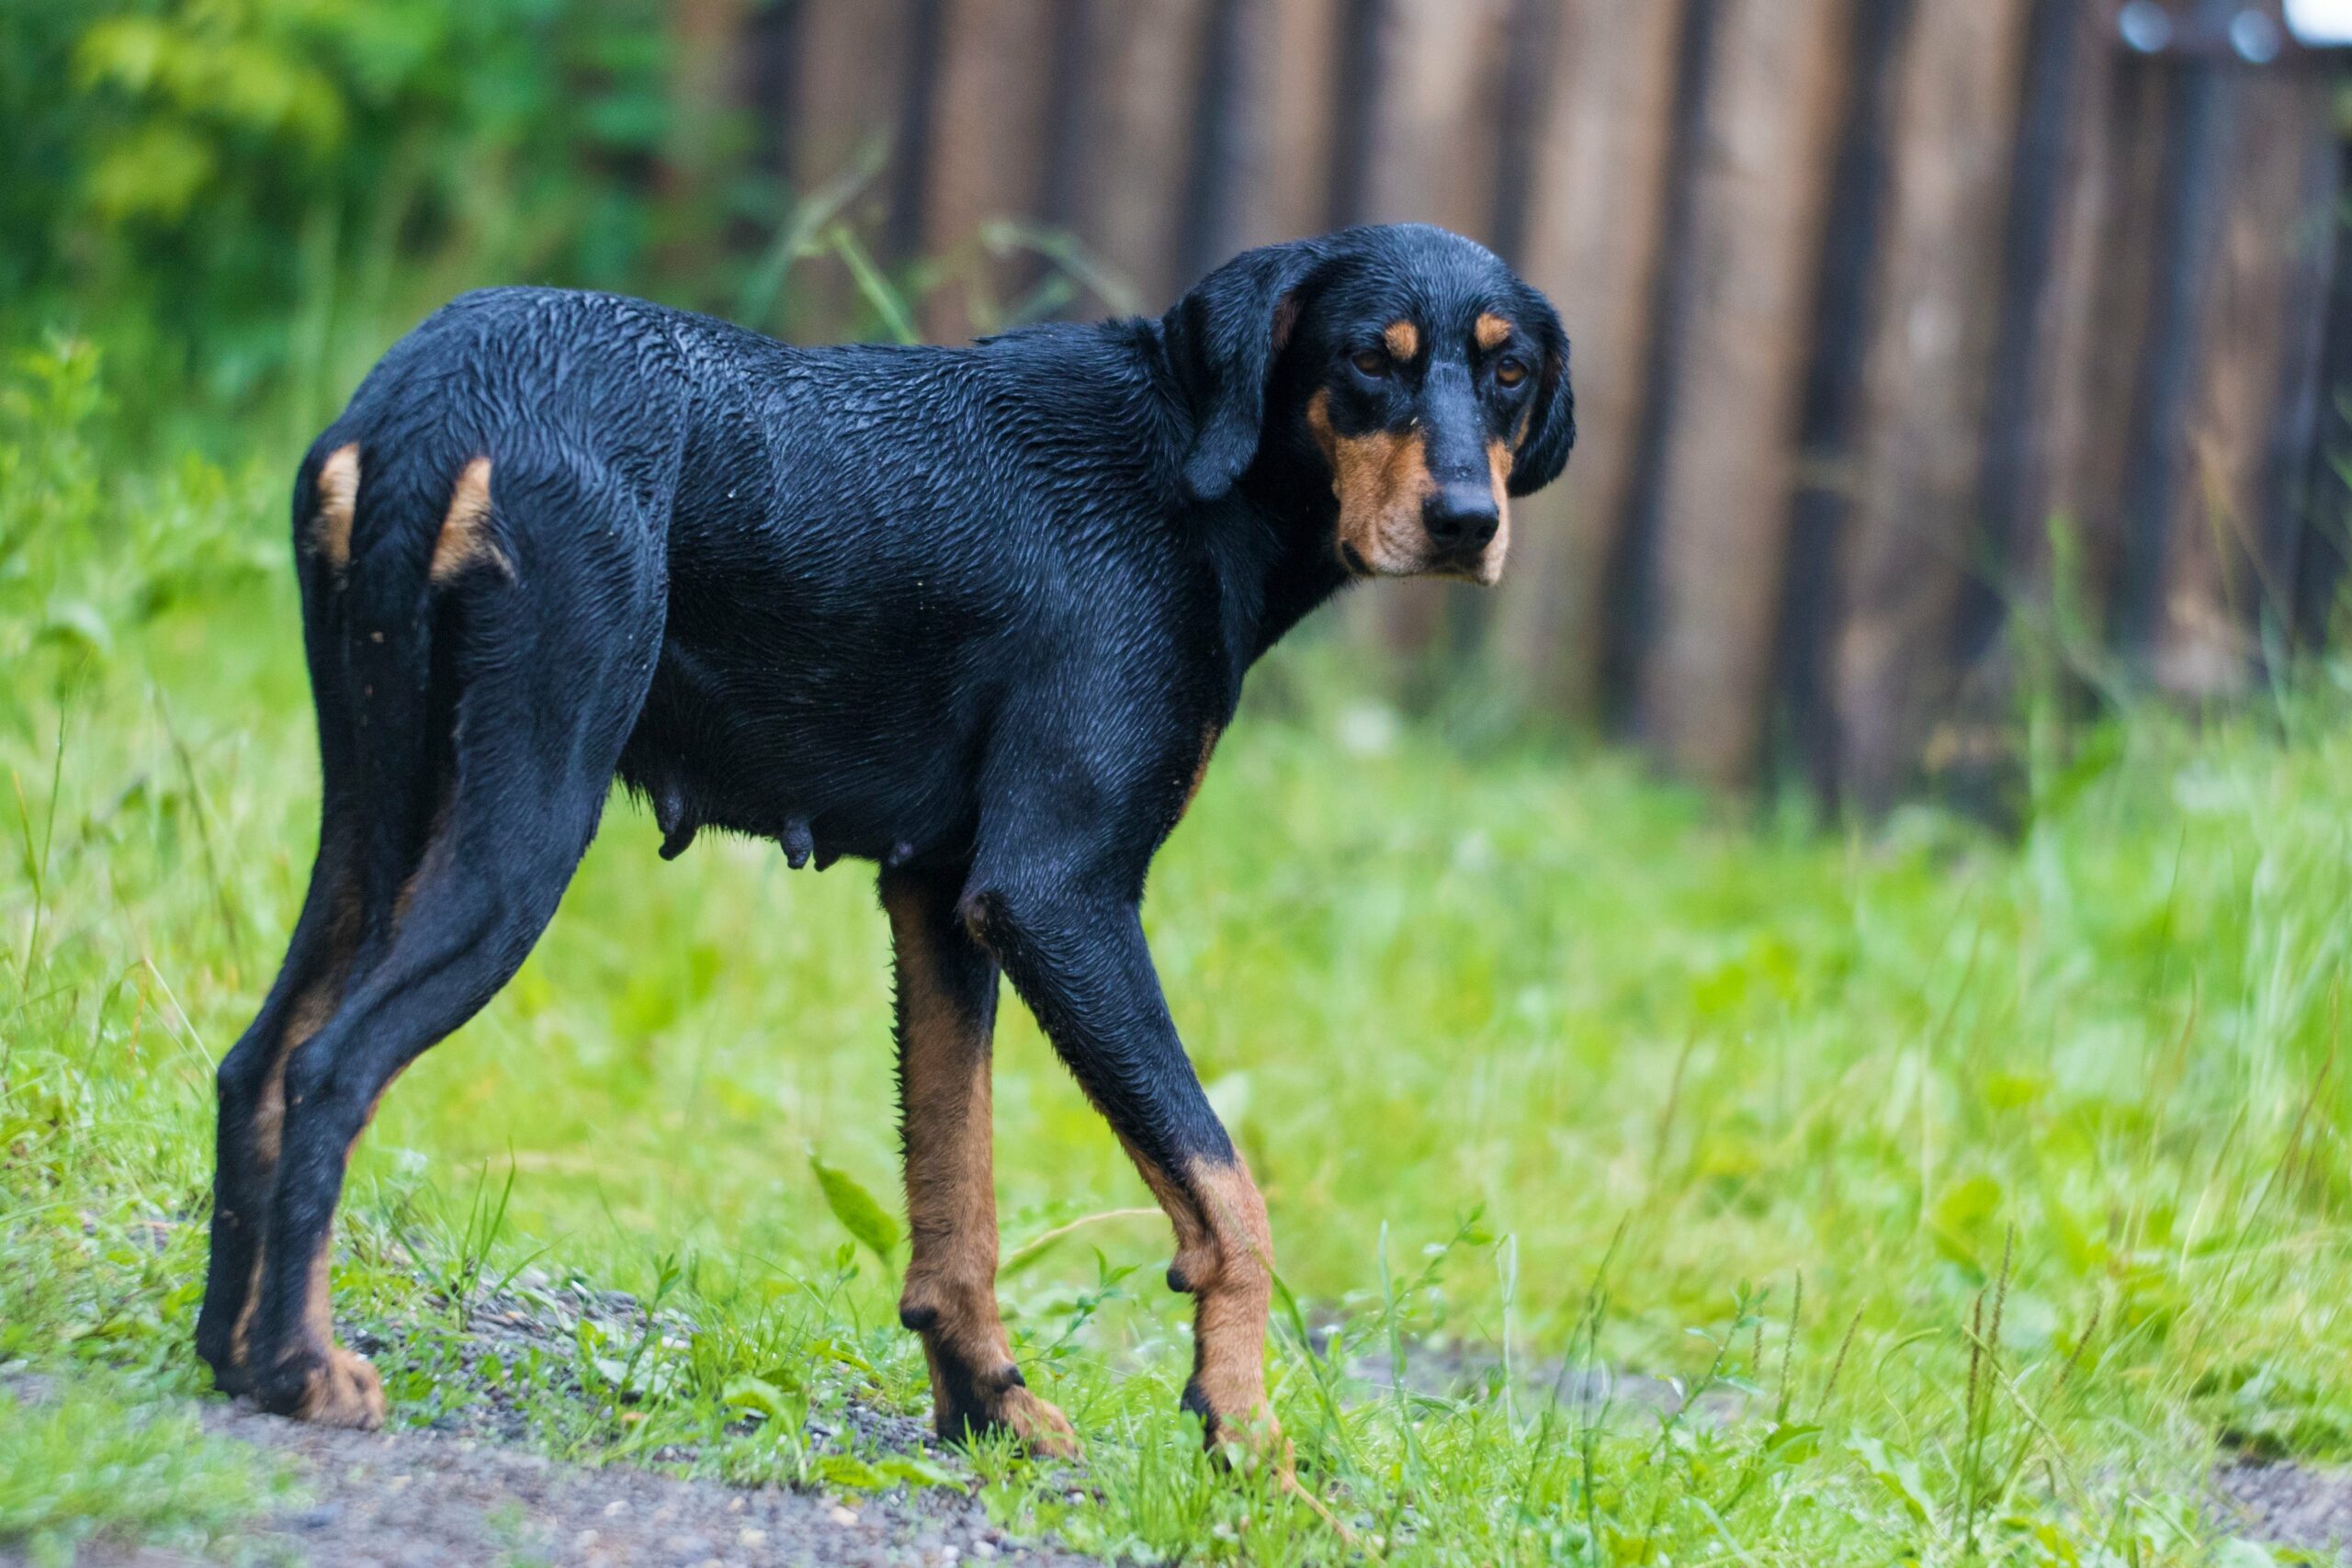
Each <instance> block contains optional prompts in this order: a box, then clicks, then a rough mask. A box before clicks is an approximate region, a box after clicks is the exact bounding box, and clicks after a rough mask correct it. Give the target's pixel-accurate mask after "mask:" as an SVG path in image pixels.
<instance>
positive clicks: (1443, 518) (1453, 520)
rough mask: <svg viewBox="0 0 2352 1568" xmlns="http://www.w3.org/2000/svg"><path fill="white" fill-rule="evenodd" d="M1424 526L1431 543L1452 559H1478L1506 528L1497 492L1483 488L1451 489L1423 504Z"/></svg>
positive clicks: (1477, 485) (1447, 487)
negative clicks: (1479, 554) (1497, 534)
mask: <svg viewBox="0 0 2352 1568" xmlns="http://www.w3.org/2000/svg"><path fill="white" fill-rule="evenodd" d="M1421 525H1422V526H1423V527H1425V528H1427V529H1428V530H1429V532H1430V543H1431V544H1433V545H1435V546H1436V547H1438V548H1439V549H1441V550H1443V551H1445V552H1446V553H1447V554H1449V555H1474V554H1476V552H1478V551H1480V550H1483V549H1485V548H1486V547H1487V543H1488V541H1490V540H1492V539H1493V538H1494V536H1495V530H1496V529H1497V528H1498V527H1500V526H1501V525H1502V514H1501V513H1499V512H1498V511H1497V510H1496V507H1495V492H1494V491H1493V490H1492V489H1491V488H1490V487H1488V486H1487V485H1483V484H1476V485H1447V486H1445V487H1444V488H1443V489H1442V490H1440V491H1437V493H1435V494H1434V495H1432V496H1430V498H1429V500H1428V501H1426V502H1422V503H1421Z"/></svg>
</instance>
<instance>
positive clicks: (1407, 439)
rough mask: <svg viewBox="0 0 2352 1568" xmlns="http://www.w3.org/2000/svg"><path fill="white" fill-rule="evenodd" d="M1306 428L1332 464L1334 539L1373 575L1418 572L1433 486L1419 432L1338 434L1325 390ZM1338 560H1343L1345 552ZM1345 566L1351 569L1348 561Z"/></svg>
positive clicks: (1309, 406) (1310, 412)
mask: <svg viewBox="0 0 2352 1568" xmlns="http://www.w3.org/2000/svg"><path fill="white" fill-rule="evenodd" d="M1306 427H1307V430H1308V432H1309V433H1310V434H1312V435H1313V436H1314V438H1315V442H1316V445H1317V446H1319V447H1320V448H1321V449H1322V452H1323V457H1324V460H1325V461H1326V462H1328V463H1329V464H1330V466H1331V492H1332V493H1333V494H1334V495H1336V496H1338V497H1339V499H1340V530H1339V541H1338V542H1339V543H1340V545H1341V546H1344V547H1346V548H1347V549H1351V550H1353V551H1354V552H1355V557H1356V559H1357V560H1359V561H1362V562H1363V568H1364V569H1365V570H1371V571H1374V572H1376V573H1381V574H1384V575H1390V576H1403V575H1405V574H1407V573H1409V572H1415V571H1419V570H1422V567H1423V565H1424V564H1425V562H1426V559H1427V555H1428V546H1427V543H1426V541H1427V530H1426V529H1424V528H1423V527H1422V526H1421V521H1420V516H1421V502H1422V501H1423V500H1424V499H1425V498H1426V497H1427V496H1428V495H1429V493H1430V491H1431V490H1432V489H1433V488H1435V487H1434V485H1433V483H1432V481H1431V480H1430V465H1429V452H1428V449H1427V448H1426V447H1425V446H1423V445H1422V442H1421V436H1420V433H1419V431H1408V432H1405V433H1403V434H1397V433H1396V432H1393V431H1386V430H1375V431H1374V432H1372V433H1371V434H1368V435H1342V434H1340V432H1339V429H1338V427H1337V426H1335V425H1334V424H1333V423H1331V394H1330V391H1329V389H1324V390H1321V391H1318V392H1317V393H1316V394H1315V396H1314V398H1313V400H1310V401H1309V402H1308V403H1307V405H1306ZM1340 558H1341V559H1342V560H1343V561H1345V560H1347V557H1346V554H1345V552H1344V551H1343V552H1342V554H1341V557H1340ZM1349 566H1350V569H1351V570H1354V563H1353V562H1349Z"/></svg>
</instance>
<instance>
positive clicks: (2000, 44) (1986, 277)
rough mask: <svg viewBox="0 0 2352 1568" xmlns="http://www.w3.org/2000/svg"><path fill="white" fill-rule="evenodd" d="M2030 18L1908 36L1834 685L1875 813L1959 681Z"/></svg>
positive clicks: (1985, 15) (2017, 10) (1864, 802)
mask: <svg viewBox="0 0 2352 1568" xmlns="http://www.w3.org/2000/svg"><path fill="white" fill-rule="evenodd" d="M2028 19H2029V18H2028V8H2027V6H2026V4H2025V3H2024V0H1974V3H1973V4H1971V5H1968V6H1939V5H1933V4H1929V5H1926V6H1921V7H1920V8H1919V10H1918V12H1917V15H1916V16H1915V17H1914V18H1913V22H1912V29H1911V34H1910V37H1909V39H1908V40H1907V53H1906V58H1905V62H1904V68H1903V77H1902V83H1901V88H1900V97H1899V101H1898V105H1897V107H1896V110H1895V119H1894V141H1893V146H1892V160H1893V161H1892V165H1891V173H1892V175H1893V184H1892V186H1891V188H1890V190H1889V193H1888V211H1887V228H1886V234H1885V247H1886V248H1885V255H1884V267H1885V271H1884V273H1883V276H1882V280H1881V294H1880V299H1881V300H1882V302H1883V308H1882V309H1881V310H1879V312H1878V320H1877V321H1876V323H1875V331H1874V334H1873V341H1872V343H1871V348H1870V359H1869V366H1868V369H1867V370H1866V372H1865V377H1866V382H1865V384H1866V392H1865V419H1866V421H1867V423H1866V428H1865V431H1864V433H1863V436H1862V440H1861V443H1860V450H1859V457H1860V492H1859V495H1860V505H1859V507H1858V508H1857V509H1856V513H1855V517H1854V527H1853V529H1852V531H1851V533H1850V536H1849V541H1848V547H1847V551H1846V558H1845V560H1844V561H1843V562H1842V563H1841V571H1842V573H1843V576H1844V580H1845V583H1846V591H1845V595H1844V597H1845V604H1846V615H1845V622H1844V625H1843V626H1841V627H1840V629H1839V632H1838V653H1837V661H1836V677H1835V678H1836V682H1837V686H1836V692H1837V708H1838V751H1839V769H1838V772H1839V775H1840V779H1841V787H1842V789H1843V790H1844V791H1846V792H1848V793H1849V795H1850V797H1851V798H1853V799H1854V800H1856V801H1857V802H1858V803H1859V804H1860V805H1861V806H1862V807H1864V808H1865V809H1870V810H1878V809H1883V807H1886V806H1887V805H1888V804H1890V803H1891V802H1892V800H1893V799H1894V795H1895V794H1896V792H1897V791H1898V790H1899V789H1901V788H1902V787H1903V786H1904V785H1905V784H1907V783H1908V782H1909V779H1910V775H1911V774H1912V773H1914V772H1915V770H1916V768H1917V761H1918V756H1919V749H1920V744H1921V742H1922V740H1923V739H1924V736H1923V730H1924V727H1925V725H1926V723H1927V721H1928V718H1929V717H1930V716H1932V715H1934V714H1935V713H1937V712H1939V710H1940V709H1941V707H1942V705H1943V702H1944V700H1945V699H1946V698H1948V697H1949V696H1950V694H1951V688H1952V670H1951V663H1950V660H1949V654H1950V650H1951V628H1952V615H1953V612H1954V610H1955V608H1956V607H1957V604H1958V600H1959V592H1960V588H1961V584H1962V581H1963V579H1964V576H1965V574H1966V572H1967V570H1968V569H1969V566H1970V565H1971V563H1970V561H1969V559H1968V552H1969V551H1970V549H1971V548H1972V547H1973V545H1974V544H1975V542H1976V540H1977V536H1978V535H1977V513H1976V502H1977V481H1978V479H1980V477H1981V475H1982V469H1983V464H1982V449H1981V447H1980V446H1979V445H1978V435H1979V433H1980V432H1981V431H1982V429H1983V426H1984V414H1985V406H1984V400H1985V384H1986V379H1987V377H1988V374H1989V371H1990V367H1991V359H1992V349H1993V345H1994V342H1995V338H1996V333H1997V331H1998V327H1999V321H2000V297H1999V283H2000V276H2001V265H2000V255H2001V234H2002V226H2003V222H2004V220H2005V217H2006V207H2007V204H2006V201H2005V199H2004V198H2005V197H2006V195H2007V175H2008V171H2009V152H2010V147H2011V144H2012V140H2013V138H2014V135H2015V128H2016V124H2017V101H2018V82H2019V79H2020V62H2021V53H2020V51H2021V48H2022V45H2023V42H2024V32H2025V25H2026V22H2027V20H2028Z"/></svg>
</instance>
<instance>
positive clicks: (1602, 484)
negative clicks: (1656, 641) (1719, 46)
mask: <svg viewBox="0 0 2352 1568" xmlns="http://www.w3.org/2000/svg"><path fill="white" fill-rule="evenodd" d="M1682 13H1683V6H1682V5H1681V4H1680V0H1568V4H1567V6H1566V14H1565V16H1564V17H1563V18H1562V25H1561V27H1560V28H1559V29H1558V43H1557V48H1556V52H1555V57H1554V62H1553V65H1552V69H1553V70H1554V73H1555V83H1554V87H1553V91H1552V96H1551V104H1550V112H1549V114H1548V115H1547V116H1546V118H1545V122H1544V127H1543V134H1542V142H1541V145H1542V149H1543V151H1542V152H1541V154H1540V155H1539V157H1538V159H1537V161H1536V163H1535V164H1534V173H1533V176H1532V182H1531V186H1532V188H1531V191H1530V194H1529V197H1528V205H1529V212H1528V214H1527V219H1526V225H1527V228H1526V231H1527V254H1526V256H1525V258H1524V265H1525V270H1526V276H1528V278H1529V280H1530V281H1532V283H1534V284H1535V285H1536V287H1538V288H1542V289H1543V290H1544V292H1545V293H1546V294H1548V295H1549V296H1550V297H1551V299H1552V302H1553V303H1554V304H1555V305H1556V306H1557V307H1558V308H1559V310H1560V317H1561V320H1562V321H1563V323H1564V324H1565V325H1566V327H1567V330H1568V341H1569V344H1570V363H1571V367H1572V374H1573V377H1574V380H1575V384H1576V389H1577V450H1576V456H1575V457H1574V459H1573V460H1572V461H1571V462H1570V463H1569V464H1568V468H1567V472H1566V475H1565V476H1564V478H1563V479H1562V480H1561V482H1560V483H1559V484H1557V485H1555V486H1553V487H1552V488H1551V489H1550V490H1548V491H1544V493H1543V494H1541V495H1537V496H1532V497H1530V498H1529V499H1527V500H1525V501H1521V502H1517V503H1515V507H1514V515H1513V518H1512V525H1511V552H1512V564H1511V567H1510V572H1509V573H1508V574H1507V575H1506V576H1505V578H1504V580H1503V586H1502V588H1501V589H1500V590H1498V601H1497V606H1496V608H1497V627H1496V636H1497V638H1498V651H1499V653H1500V655H1501V657H1502V659H1503V660H1504V662H1505V665H1506V668H1507V669H1509V670H1510V672H1511V673H1512V674H1513V676H1514V677H1515V678H1516V679H1517V681H1518V682H1520V684H1521V689H1522V690H1523V691H1524V692H1525V693H1526V694H1528V695H1529V696H1530V697H1531V698H1532V699H1533V700H1534V701H1535V702H1536V703H1537V704H1539V705H1541V706H1543V707H1544V708H1545V709H1548V710H1552V711H1565V712H1570V713H1577V714H1583V715H1586V716H1590V715H1591V714H1593V713H1594V712H1596V711H1597V709H1598V706H1599V703H1598V693H1597V691H1596V687H1595V680H1596V671H1597V670H1598V668H1599V664H1600V640H1601V639H1600V617H1601V615H1602V614H1603V611H1604V608H1605V606H1604V605H1603V603H1602V594H1601V585H1602V582H1603V581H1604V570H1603V569H1604V563H1605V562H1606V561H1607V560H1608V559H1609V557H1610V553H1611V550H1612V549H1613V548H1614V547H1615V543H1616V538H1617V530H1618V528H1619V526H1620V525H1621V524H1622V522H1623V516H1624V511H1625V503H1626V492H1627V487H1628V484H1629V481H1630V480H1631V478H1632V475H1633V467H1632V464H1631V461H1630V458H1631V456H1632V453H1633V450H1634V430H1635V427H1636V426H1637V425H1638V424H1639V423H1640V419H1641V408H1642V389H1643V384H1642V367H1643V362H1644V359H1645V355H1646V354H1647V352H1648V346H1649V335H1648V334H1649V327H1650V312H1649V309H1648V305H1649V296H1650V278H1651V275H1652V273H1653V271H1654V269H1655V268H1656V267H1657V262H1658V254H1657V253H1658V239H1659V231H1660V227H1661V220H1662V218H1663V216H1664V213H1665V210H1666V189H1665V182H1666V166H1667V152H1668V142H1669V141H1670V140H1671V134H1670V133H1671V129H1672V123H1673V116H1674V79H1675V59H1676V48H1677V45H1678V42H1679V39H1680V36H1681V28H1682Z"/></svg>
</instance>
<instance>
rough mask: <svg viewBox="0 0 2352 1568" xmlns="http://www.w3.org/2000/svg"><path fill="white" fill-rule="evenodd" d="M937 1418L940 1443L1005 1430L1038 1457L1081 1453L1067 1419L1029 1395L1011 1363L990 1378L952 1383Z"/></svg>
mask: <svg viewBox="0 0 2352 1568" xmlns="http://www.w3.org/2000/svg"><path fill="white" fill-rule="evenodd" d="M938 1417H939V1419H938V1427H939V1436H940V1438H941V1440H942V1441H944V1442H950V1443H958V1442H963V1441H966V1440H967V1439H968V1438H973V1437H977V1436H979V1435H981V1434H983V1433H988V1432H1010V1433H1012V1435H1013V1436H1014V1437H1015V1438H1019V1439H1020V1441H1021V1446H1022V1447H1023V1448H1025V1449H1027V1450H1029V1451H1030V1453H1032V1454H1034V1455H1035V1456H1037V1457H1038V1458H1040V1459H1059V1460H1077V1459H1080V1458H1082V1457H1083V1456H1084V1454H1085V1452H1086V1450H1085V1449H1084V1448H1083V1447H1082V1446H1081V1445H1080V1442H1079V1440H1078V1434H1077V1433H1076V1432H1074V1431H1072V1430H1071V1429H1070V1424H1069V1417H1068V1416H1064V1415H1063V1414H1062V1413H1061V1412H1060V1411H1058V1410H1057V1409H1055V1408H1054V1407H1053V1406H1052V1405H1051V1404H1047V1403H1046V1401H1045V1400H1042V1399H1040V1398H1038V1397H1037V1396H1036V1395H1035V1394H1034V1393H1030V1392H1029V1388H1028V1385H1027V1384H1026V1383H1025V1382H1023V1381H1022V1377H1021V1370H1020V1369H1019V1368H1018V1367H1015V1366H1012V1365H1011V1364H1010V1363H1008V1364H1006V1365H1005V1366H1004V1367H1003V1369H1002V1370H1001V1371H998V1372H997V1373H995V1374H994V1375H993V1376H989V1377H984V1378H959V1379H956V1380H955V1381H954V1382H952V1383H951V1384H950V1385H949V1387H948V1389H947V1390H945V1391H944V1393H943V1397H942V1399H941V1402H940V1405H939V1411H938Z"/></svg>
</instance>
